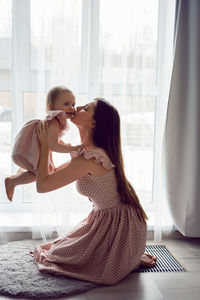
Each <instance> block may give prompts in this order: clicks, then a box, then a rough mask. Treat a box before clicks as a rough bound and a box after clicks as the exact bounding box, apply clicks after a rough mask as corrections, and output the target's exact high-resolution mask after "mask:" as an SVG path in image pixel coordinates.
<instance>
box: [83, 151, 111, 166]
mask: <svg viewBox="0 0 200 300" xmlns="http://www.w3.org/2000/svg"><path fill="white" fill-rule="evenodd" d="M82 155H83V157H84V158H85V159H87V160H89V159H93V160H94V161H95V163H97V164H99V163H101V164H102V165H103V167H104V168H106V169H112V168H114V167H115V165H114V164H113V163H112V162H111V159H110V158H109V156H108V154H107V153H106V152H105V150H104V149H102V148H99V147H93V148H88V149H87V148H86V149H84V150H83V152H82Z"/></svg>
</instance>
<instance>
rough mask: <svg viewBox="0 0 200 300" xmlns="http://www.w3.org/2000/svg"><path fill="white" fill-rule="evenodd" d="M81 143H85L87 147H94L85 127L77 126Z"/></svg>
mask: <svg viewBox="0 0 200 300" xmlns="http://www.w3.org/2000/svg"><path fill="white" fill-rule="evenodd" d="M79 133H80V137H81V142H82V144H84V145H86V147H87V148H94V147H95V145H94V143H93V141H92V140H91V138H90V136H89V135H88V131H87V130H86V129H85V128H79Z"/></svg>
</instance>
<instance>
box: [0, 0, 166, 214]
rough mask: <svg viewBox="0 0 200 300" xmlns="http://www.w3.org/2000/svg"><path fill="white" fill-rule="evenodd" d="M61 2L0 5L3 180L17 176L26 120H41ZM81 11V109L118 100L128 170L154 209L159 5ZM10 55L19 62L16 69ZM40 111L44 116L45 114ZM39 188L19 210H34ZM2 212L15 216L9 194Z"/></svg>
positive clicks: (25, 192) (83, 6) (105, 4)
mask: <svg viewBox="0 0 200 300" xmlns="http://www.w3.org/2000/svg"><path fill="white" fill-rule="evenodd" d="M58 3H59V2H57V1H45V0H44V1H40V0H30V1H29V0H20V1H18V2H17V1H11V0H0V9H1V18H0V25H1V26H0V45H1V53H2V58H1V59H0V137H1V139H0V143H1V146H0V154H1V155H0V162H1V164H0V171H1V177H2V178H3V176H5V175H6V174H10V173H11V159H10V150H11V143H12V142H13V139H14V137H15V136H16V134H17V132H18V131H19V129H20V128H21V126H22V125H23V123H24V122H26V121H28V120H29V119H31V118H34V117H35V116H36V115H37V114H38V111H37V108H36V101H37V100H36V98H37V97H38V94H39V92H38V89H37V81H38V77H39V68H41V64H40V63H41V62H40V60H39V56H38V53H40V52H41V51H44V53H45V56H46V58H47V60H46V64H45V65H44V66H42V68H43V70H44V72H46V74H47V78H48V74H49V70H50V65H51V64H52V60H53V57H54V56H53V55H54V53H55V51H57V48H56V45H54V47H52V45H53V43H52V40H53V30H54V27H53V24H54V23H56V24H57V25H56V26H59V21H58V20H57V19H56V17H55V15H54V12H55V11H56V10H59V7H58ZM136 4H137V5H136ZM65 5H67V1H66V4H65ZM47 6H48V10H47V9H46V7H47ZM76 9H77V11H76V13H77V19H75V21H76V22H77V38H78V41H77V45H78V46H77V48H76V49H75V51H76V55H77V56H78V57H79V61H78V62H77V63H78V70H79V74H78V90H77V96H78V97H79V103H80V104H82V103H85V102H87V101H88V98H87V95H89V98H92V97H94V96H97V95H96V91H98V95H99V96H102V97H103V96H104V95H105V94H110V95H111V96H112V99H113V104H114V105H116V107H117V108H118V109H119V111H120V115H121V119H122V137H123V139H122V141H123V150H124V153H125V156H124V157H125V166H126V172H127V175H128V178H129V180H130V181H131V182H132V183H133V185H134V187H135V189H136V190H137V192H138V195H139V197H140V198H141V200H142V203H143V204H144V206H145V207H146V208H148V210H150V209H152V174H153V146H154V114H155V105H156V99H157V91H158V81H157V72H158V69H159V68H160V66H159V65H158V57H159V52H158V49H159V47H158V46H159V43H160V41H159V39H158V34H157V32H158V22H161V20H160V19H159V16H158V13H159V0H151V1H145V0H143V1H136V2H135V1H130V0H123V1H115V0H109V1H106V0H94V1H90V0H85V1H81V0H79V1H77V8H76ZM112 11H114V12H115V13H112ZM132 11H137V14H134V16H135V19H133V18H132V15H131V12H132ZM71 13H72V12H71ZM42 14H45V20H48V19H51V26H52V27H51V26H49V24H50V23H48V22H47V21H45V22H46V23H45V22H43V21H44V18H43V16H42ZM58 15H59V12H58ZM62 17H63V18H64V19H65V20H66V21H65V25H66V27H65V28H63V27H62V26H61V29H60V30H61V31H62V32H63V30H66V31H65V33H66V32H67V30H70V28H68V27H69V26H68V22H71V21H72V20H71V19H70V18H71V15H70V11H69V10H67V9H66V14H65V13H64V14H63V15H62ZM122 20H123V21H122ZM159 27H162V26H159ZM11 28H13V30H11ZM41 28H43V29H45V30H44V32H45V34H46V35H45V37H44V36H41V35H40V32H41ZM41 38H45V39H46V41H47V42H46V44H45V47H44V48H41V46H40V39H41ZM66 45H67V44H66ZM66 47H67V46H66ZM88 48H89V50H88ZM130 49H132V50H131V51H130ZM13 51H15V54H14V56H13ZM11 57H14V58H13V60H12V65H11ZM11 71H12V80H10V79H11ZM10 82H11V83H12V86H11V84H10ZM124 87H125V88H126V97H125V98H124V93H123V88H124ZM144 87H145V88H144ZM43 96H44V95H42V97H43ZM124 99H125V100H124ZM11 100H12V101H11ZM11 103H12V105H11ZM122 103H124V106H125V107H126V109H124V108H123V105H122ZM127 111H128V113H127ZM40 113H41V114H42V110H41V112H39V114H40ZM138 162H139V163H138ZM132 165H134V168H132V167H131V166H132ZM12 168H13V167H12ZM12 172H13V169H12ZM2 178H1V179H2ZM2 184H3V183H2ZM33 189H34V187H33V185H28V186H25V187H24V188H22V189H19V190H18V191H17V193H18V201H16V203H14V204H13V208H12V209H13V211H16V212H17V211H18V212H20V211H27V212H28V211H30V209H31V195H32V190H33ZM1 190H2V189H1ZM0 206H1V211H4V212H6V211H9V210H10V203H8V201H7V200H6V199H5V195H4V193H3V192H1V195H0Z"/></svg>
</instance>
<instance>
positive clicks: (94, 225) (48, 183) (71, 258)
mask: <svg viewBox="0 0 200 300" xmlns="http://www.w3.org/2000/svg"><path fill="white" fill-rule="evenodd" d="M71 121H72V122H73V123H74V124H75V125H76V126H77V127H78V129H79V132H80V136H81V141H82V143H83V144H85V145H87V147H86V148H85V149H84V150H82V151H78V152H77V153H75V154H74V155H73V156H74V158H73V159H72V160H71V162H69V163H66V164H64V165H62V166H60V167H58V168H57V169H56V170H55V172H54V173H53V174H50V175H49V174H48V155H49V149H48V144H47V138H46V133H47V127H46V124H44V123H40V125H39V126H38V129H37V133H38V138H39V141H40V143H41V157H40V162H39V166H38V169H37V173H36V184H37V190H38V192H40V193H45V192H49V191H52V190H55V189H58V188H60V187H63V186H65V185H67V184H70V183H71V182H73V181H75V180H76V181H77V189H78V191H79V192H80V193H81V194H83V195H85V196H87V197H88V198H89V200H90V201H92V202H93V210H92V211H91V213H90V214H89V216H88V217H87V218H86V219H85V220H83V221H82V222H81V223H80V224H79V225H78V226H77V227H76V228H75V229H74V230H73V231H71V232H70V233H68V234H66V235H65V236H63V237H61V238H58V239H56V240H55V241H54V242H53V243H50V244H47V245H43V246H40V247H37V248H36V249H35V250H34V252H33V254H34V258H35V262H36V263H37V265H38V268H39V270H40V271H45V272H51V273H56V274H63V275H67V276H70V277H74V278H77V279H82V280H87V281H91V282H95V283H99V284H108V285H112V284H116V283H117V282H119V281H120V280H121V279H122V278H124V277H125V276H126V275H127V274H129V273H130V272H131V271H132V270H133V269H136V268H138V267H139V265H140V264H142V265H148V266H154V265H155V263H156V258H155V257H153V256H151V255H150V254H144V250H145V244H146V219H147V216H146V214H145V212H144V210H143V209H142V207H141V205H140V203H139V199H138V197H137V195H136V193H135V191H134V189H133V188H132V186H131V185H130V183H129V182H128V180H127V179H126V177H125V174H124V168H123V159H122V154H121V138H120V118H119V114H118V112H117V110H116V109H115V108H114V107H113V106H112V105H111V104H109V103H108V102H107V101H105V100H103V99H98V98H97V99H95V100H94V101H92V102H90V103H88V104H87V105H85V106H82V107H78V108H77V112H75V114H74V116H73V117H72V118H71Z"/></svg>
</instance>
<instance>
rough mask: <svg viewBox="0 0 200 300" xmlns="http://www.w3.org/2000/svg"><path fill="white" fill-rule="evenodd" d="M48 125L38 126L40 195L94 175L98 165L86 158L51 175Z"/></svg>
mask: <svg viewBox="0 0 200 300" xmlns="http://www.w3.org/2000/svg"><path fill="white" fill-rule="evenodd" d="M47 132H48V128H47V123H45V122H40V123H39V124H38V126H37V135H38V139H39V142H40V147H41V151H40V160H39V164H38V169H37V171H36V186H37V191H38V192H39V193H45V192H50V191H53V190H56V189H58V188H60V187H63V186H65V185H67V184H69V183H71V182H73V181H75V180H77V179H79V178H81V177H83V176H85V175H87V174H88V173H90V172H91V173H92V172H93V170H94V169H95V166H96V164H95V163H94V161H93V160H86V159H85V158H84V157H81V156H80V157H77V158H75V159H73V160H72V161H71V162H70V164H69V165H66V166H64V167H63V166H62V168H61V169H59V170H58V171H56V172H54V173H52V174H49V169H48V162H49V153H50V151H49V148H48V139H47Z"/></svg>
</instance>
